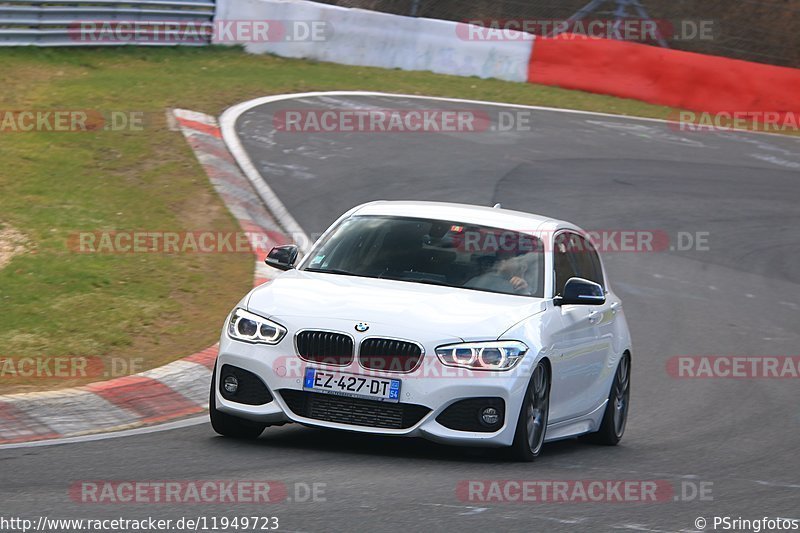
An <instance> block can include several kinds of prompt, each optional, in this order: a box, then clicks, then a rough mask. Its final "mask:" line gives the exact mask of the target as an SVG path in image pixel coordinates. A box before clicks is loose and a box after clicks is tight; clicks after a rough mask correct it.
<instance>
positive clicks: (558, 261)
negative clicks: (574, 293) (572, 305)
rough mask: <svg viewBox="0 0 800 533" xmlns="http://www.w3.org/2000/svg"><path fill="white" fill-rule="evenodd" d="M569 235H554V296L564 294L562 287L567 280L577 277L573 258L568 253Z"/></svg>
mask: <svg viewBox="0 0 800 533" xmlns="http://www.w3.org/2000/svg"><path fill="white" fill-rule="evenodd" d="M571 235H572V234H571V233H559V234H558V235H556V239H555V247H554V249H553V264H554V269H555V290H554V294H555V296H558V295H560V294H564V285H566V283H567V280H568V279H569V278H574V277H576V276H577V275H578V270H577V266H576V264H575V258H574V257H572V254H571V253H570V248H571V246H570V236H571Z"/></svg>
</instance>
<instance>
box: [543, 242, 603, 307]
mask: <svg viewBox="0 0 800 533" xmlns="http://www.w3.org/2000/svg"><path fill="white" fill-rule="evenodd" d="M553 260H554V268H555V295H556V296H557V295H560V294H563V292H564V285H566V283H567V281H568V280H569V278H572V277H577V278H583V279H588V280H589V281H594V282H595V283H599V284H600V285H602V284H603V270H602V268H601V267H600V258H599V257H598V256H597V251H596V250H595V248H594V246H592V244H591V243H590V242H589V241H588V240H586V239H585V238H584V237H582V236H580V235H578V234H576V233H572V232H562V233H559V234H558V235H557V236H556V239H555V249H554V250H553Z"/></svg>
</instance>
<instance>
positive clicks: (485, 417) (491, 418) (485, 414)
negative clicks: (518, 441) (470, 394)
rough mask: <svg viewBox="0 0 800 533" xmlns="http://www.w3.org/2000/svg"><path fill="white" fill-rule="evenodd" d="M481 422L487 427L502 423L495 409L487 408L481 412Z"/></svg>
mask: <svg viewBox="0 0 800 533" xmlns="http://www.w3.org/2000/svg"><path fill="white" fill-rule="evenodd" d="M481 421H482V422H483V423H484V424H486V425H487V426H494V425H495V424H497V423H498V422H499V421H500V415H499V414H498V413H497V409H495V408H494V407H485V408H484V409H483V411H481Z"/></svg>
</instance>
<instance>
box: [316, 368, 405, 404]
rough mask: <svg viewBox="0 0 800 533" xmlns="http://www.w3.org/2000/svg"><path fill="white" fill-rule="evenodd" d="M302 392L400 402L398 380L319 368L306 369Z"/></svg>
mask: <svg viewBox="0 0 800 533" xmlns="http://www.w3.org/2000/svg"><path fill="white" fill-rule="evenodd" d="M303 390H308V391H314V392H322V393H325V394H336V395H338V396H350V397H353V398H365V399H368V400H378V401H382V402H398V401H400V380H399V379H389V378H374V377H367V376H359V375H358V374H348V373H346V372H334V371H330V370H321V369H319V368H306V372H305V377H304V379H303Z"/></svg>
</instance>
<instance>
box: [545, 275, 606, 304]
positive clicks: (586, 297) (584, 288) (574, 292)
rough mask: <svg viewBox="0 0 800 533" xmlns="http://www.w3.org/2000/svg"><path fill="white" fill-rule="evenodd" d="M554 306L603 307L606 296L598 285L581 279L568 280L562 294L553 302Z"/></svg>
mask: <svg viewBox="0 0 800 533" xmlns="http://www.w3.org/2000/svg"><path fill="white" fill-rule="evenodd" d="M553 303H554V304H556V305H603V304H604V303H606V295H605V293H604V292H603V287H602V286H601V285H600V284H599V283H595V282H593V281H589V280H588V279H583V278H569V280H567V284H566V285H564V294H563V295H562V296H556V297H555V299H554V300H553Z"/></svg>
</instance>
